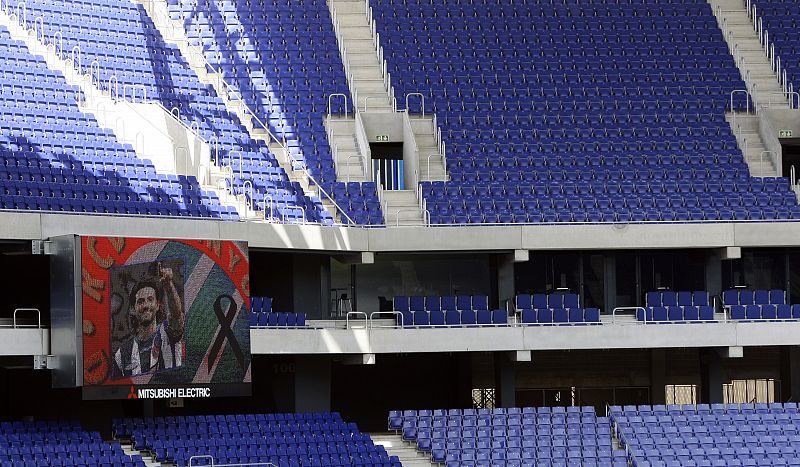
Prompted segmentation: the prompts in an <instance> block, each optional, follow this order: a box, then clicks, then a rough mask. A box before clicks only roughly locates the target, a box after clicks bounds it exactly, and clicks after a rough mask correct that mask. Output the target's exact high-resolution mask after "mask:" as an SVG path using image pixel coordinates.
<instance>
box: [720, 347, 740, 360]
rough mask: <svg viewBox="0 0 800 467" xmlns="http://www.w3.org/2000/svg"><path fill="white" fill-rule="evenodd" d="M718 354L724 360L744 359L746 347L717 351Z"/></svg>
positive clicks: (723, 348) (724, 348)
mask: <svg viewBox="0 0 800 467" xmlns="http://www.w3.org/2000/svg"><path fill="white" fill-rule="evenodd" d="M717 353H718V354H719V356H720V357H722V358H742V357H744V347H742V346H740V345H735V346H731V347H722V348H718V349H717Z"/></svg>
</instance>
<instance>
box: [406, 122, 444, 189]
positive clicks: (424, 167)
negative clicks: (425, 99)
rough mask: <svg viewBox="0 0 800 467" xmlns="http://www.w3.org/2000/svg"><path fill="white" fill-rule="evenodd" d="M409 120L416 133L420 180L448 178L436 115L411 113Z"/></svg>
mask: <svg viewBox="0 0 800 467" xmlns="http://www.w3.org/2000/svg"><path fill="white" fill-rule="evenodd" d="M409 121H410V123H411V130H412V131H413V133H414V143H415V144H416V145H417V158H418V159H417V160H418V165H417V167H419V181H434V180H448V176H447V166H446V164H445V158H444V156H443V155H442V151H441V149H440V147H441V145H440V144H439V141H440V135H439V133H438V131H437V127H436V122H435V119H434V117H432V116H427V115H425V116H421V115H413V116H412V115H409Z"/></svg>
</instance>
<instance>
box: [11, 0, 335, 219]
mask: <svg viewBox="0 0 800 467" xmlns="http://www.w3.org/2000/svg"><path fill="white" fill-rule="evenodd" d="M51 3H52V2H48V1H46V0H31V1H28V2H26V4H25V9H26V13H27V16H28V17H29V18H30V17H38V18H41V26H40V31H39V34H40V35H41V36H42V39H43V40H44V41H45V42H47V43H51V44H55V42H56V38H58V44H57V45H58V47H61V48H62V49H63V50H72V49H73V48H74V47H76V46H77V47H80V51H81V56H80V58H81V60H80V63H78V66H82V67H83V68H88V65H89V64H90V63H92V62H93V61H97V63H99V67H97V68H96V69H94V70H95V71H94V73H95V74H96V75H97V76H96V82H97V83H98V85H99V86H100V87H101V88H104V89H108V88H109V86H111V84H110V83H113V81H114V79H116V81H117V82H118V87H119V88H120V89H122V90H123V93H124V94H126V95H125V96H124V97H126V98H128V99H132V98H135V99H141V98H142V97H143V96H142V94H145V95H146V98H147V99H148V100H156V101H159V102H160V103H161V104H162V105H163V106H164V107H165V108H167V109H171V110H172V112H173V114H175V115H176V116H177V117H178V118H179V119H181V120H182V121H183V122H184V123H185V124H186V125H187V126H192V127H195V128H197V129H198V133H199V134H200V135H201V136H202V137H203V138H204V139H205V140H207V141H213V142H214V145H215V151H214V152H213V153H214V154H213V156H214V157H215V159H216V160H215V161H214V162H215V163H216V164H217V165H218V166H231V167H234V166H236V165H238V162H239V160H240V159H247V160H260V161H264V162H265V163H266V165H267V166H270V167H278V166H279V163H278V161H277V159H276V158H275V156H274V155H273V154H272V153H271V152H270V151H269V149H268V148H267V146H266V144H265V143H263V142H259V141H256V140H253V139H251V138H250V136H249V135H248V133H247V130H246V129H245V128H244V127H243V126H242V125H241V123H240V121H239V120H238V118H237V117H236V116H235V114H233V113H232V112H230V111H228V109H227V108H226V107H225V104H224V103H223V101H222V100H221V99H219V98H218V97H217V96H216V92H215V91H214V89H213V87H211V86H210V85H205V84H202V83H201V82H200V81H199V79H198V78H197V76H196V74H195V73H194V71H192V69H191V68H190V67H189V65H188V63H187V62H186V60H185V59H184V58H183V57H182V56H181V53H180V51H179V50H178V48H177V47H176V46H173V45H168V44H166V43H165V42H164V40H163V38H162V37H161V35H160V33H159V32H158V30H157V28H156V27H155V25H154V24H153V23H152V21H151V19H150V18H149V16H148V14H147V13H146V11H145V10H144V7H143V6H141V5H134V4H130V3H128V2H124V1H121V0H91V1H87V2H72V3H70V4H65V5H63V6H62V7H61V8H59V9H58V10H54V9H53V8H52V5H51ZM15 64H16V65H17V66H19V62H16V63H15ZM112 77H114V79H112ZM131 89H133V90H134V91H133V93H136V96H134V95H132V92H131ZM234 173H235V174H236V175H237V176H234V177H233V182H234V186H233V187H231V188H232V189H233V191H234V193H235V194H237V195H247V196H248V198H249V199H250V203H251V206H252V208H254V209H259V210H261V209H265V202H264V200H265V198H266V192H267V190H268V189H269V188H270V187H272V186H273V185H272V184H270V183H264V182H261V183H259V179H258V178H257V177H253V178H251V179H242V178H239V177H238V173H237V172H236V171H234ZM276 176H277V178H278V179H279V180H280V181H281V182H286V183H288V182H289V178H288V176H287V175H286V174H285V173H283V172H279V173H277V175H276ZM247 181H249V182H250V184H252V192H251V191H250V189H249V187H248V190H247V191H248V193H245V189H244V186H245V182H247ZM291 189H292V194H293V196H292V200H291V201H285V200H275V199H273V200H272V201H273V202H274V203H275V204H276V206H275V207H274V208H273V209H272V210H271V212H270V216H269V217H272V218H273V219H279V220H285V219H286V218H287V217H292V218H293V217H297V213H295V212H294V211H296V209H289V207H291V206H300V207H302V208H303V209H304V210H305V213H304V215H303V216H302V217H303V220H304V221H306V222H321V223H332V222H333V219H332V217H331V216H330V214H329V213H327V212H326V211H325V210H324V208H323V206H322V204H321V202H320V201H319V200H318V199H315V198H307V197H305V195H304V194H303V191H302V190H301V189H298V187H295V186H293V187H292V188H291ZM284 211H287V213H284ZM227 217H230V216H227Z"/></svg>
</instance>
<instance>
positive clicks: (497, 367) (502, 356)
mask: <svg viewBox="0 0 800 467" xmlns="http://www.w3.org/2000/svg"><path fill="white" fill-rule="evenodd" d="M494 388H495V389H494V394H495V406H496V407H514V406H515V405H516V363H514V362H512V361H511V359H509V357H508V354H507V353H505V352H495V353H494Z"/></svg>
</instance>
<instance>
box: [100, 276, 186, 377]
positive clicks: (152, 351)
mask: <svg viewBox="0 0 800 467" xmlns="http://www.w3.org/2000/svg"><path fill="white" fill-rule="evenodd" d="M158 276H159V277H158V281H142V282H139V283H138V284H137V285H136V286H135V287H134V288H133V290H131V293H130V301H129V304H130V310H129V312H128V318H129V319H130V322H131V336H130V337H129V338H128V339H127V340H126V341H125V342H123V343H122V345H120V347H119V349H117V351H116V352H115V353H114V371H113V378H114V379H120V378H125V377H129V376H137V375H141V374H147V373H153V372H156V371H159V370H165V369H169V368H177V367H179V366H181V358H182V357H183V321H184V315H183V303H182V302H181V299H180V296H179V294H178V290H177V288H176V287H175V283H174V281H173V272H172V269H170V268H162V267H161V265H160V264H159V265H158ZM165 296H166V297H165ZM165 298H166V300H167V301H168V303H165V301H164V300H165ZM164 316H166V319H163V318H162V320H161V321H159V317H164Z"/></svg>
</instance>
